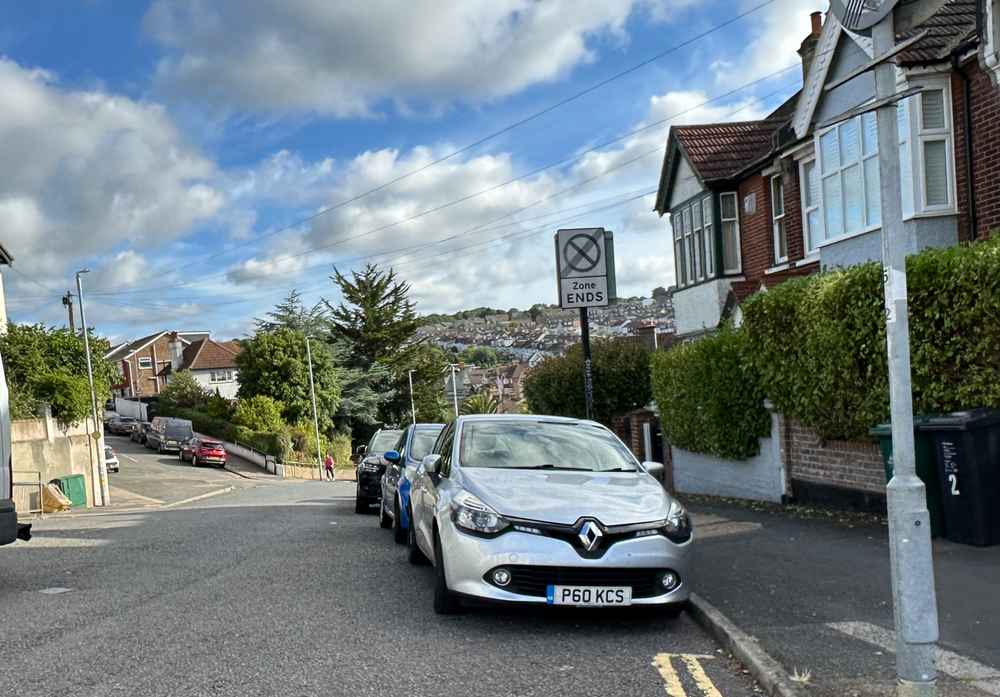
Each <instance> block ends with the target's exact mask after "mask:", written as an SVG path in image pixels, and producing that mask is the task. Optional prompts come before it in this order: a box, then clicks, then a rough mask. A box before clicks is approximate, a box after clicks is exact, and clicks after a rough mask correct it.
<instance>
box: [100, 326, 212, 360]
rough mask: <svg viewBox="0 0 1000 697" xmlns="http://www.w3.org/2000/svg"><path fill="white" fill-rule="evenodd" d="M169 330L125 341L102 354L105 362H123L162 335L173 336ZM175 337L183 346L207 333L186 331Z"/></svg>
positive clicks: (205, 336)
mask: <svg viewBox="0 0 1000 697" xmlns="http://www.w3.org/2000/svg"><path fill="white" fill-rule="evenodd" d="M173 333H174V332H172V331H171V330H169V329H164V330H163V331H159V332H156V333H155V334H147V335H146V336H144V337H141V338H139V339H136V340H134V341H126V342H125V343H123V344H118V345H117V346H115V347H113V348H112V349H111V350H110V351H108V352H107V353H106V354H104V358H105V360H109V361H123V360H125V359H126V358H128V357H129V356H131V355H132V354H133V353H135V352H136V351H141V350H142V349H144V348H146V347H147V346H149V345H150V344H151V343H153V342H154V341H156V340H157V339H159V338H160V337H161V336H163V335H164V334H173ZM176 334H177V337H178V338H179V339H180V340H181V342H182V343H184V344H190V343H191V342H192V341H195V340H197V339H202V338H205V339H207V338H208V336H209V332H206V331H188V332H176Z"/></svg>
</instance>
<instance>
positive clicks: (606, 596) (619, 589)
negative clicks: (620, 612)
mask: <svg viewBox="0 0 1000 697" xmlns="http://www.w3.org/2000/svg"><path fill="white" fill-rule="evenodd" d="M546 602H547V603H548V604H549V605H578V606H583V607H608V606H613V605H631V604H632V588H631V586H549V587H548V592H547V594H546Z"/></svg>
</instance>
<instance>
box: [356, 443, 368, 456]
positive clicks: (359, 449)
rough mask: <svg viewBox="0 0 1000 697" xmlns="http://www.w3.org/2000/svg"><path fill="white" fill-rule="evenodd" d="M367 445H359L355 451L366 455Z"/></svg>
mask: <svg viewBox="0 0 1000 697" xmlns="http://www.w3.org/2000/svg"><path fill="white" fill-rule="evenodd" d="M366 447H367V446H364V445H359V446H358V448H357V450H355V451H354V452H355V453H357V454H358V455H364V454H365V448H366Z"/></svg>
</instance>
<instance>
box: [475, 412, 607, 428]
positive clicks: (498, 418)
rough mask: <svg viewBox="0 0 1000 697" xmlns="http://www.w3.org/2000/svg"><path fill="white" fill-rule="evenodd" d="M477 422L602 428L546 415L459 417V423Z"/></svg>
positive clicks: (593, 424)
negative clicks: (575, 425) (553, 424)
mask: <svg viewBox="0 0 1000 697" xmlns="http://www.w3.org/2000/svg"><path fill="white" fill-rule="evenodd" d="M475 421H510V422H512V423H517V422H522V423H523V422H536V423H537V422H539V421H546V422H549V423H553V422H554V423H564V424H586V425H588V426H602V424H599V423H598V422H596V421H590V420H587V419H574V418H570V417H567V416H546V415H544V414H465V415H463V416H459V417H458V422H459V423H468V422H475Z"/></svg>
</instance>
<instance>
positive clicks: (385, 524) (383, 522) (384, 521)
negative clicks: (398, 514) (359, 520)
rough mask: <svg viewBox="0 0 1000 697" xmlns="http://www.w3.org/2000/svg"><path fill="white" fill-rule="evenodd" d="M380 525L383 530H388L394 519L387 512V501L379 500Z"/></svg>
mask: <svg viewBox="0 0 1000 697" xmlns="http://www.w3.org/2000/svg"><path fill="white" fill-rule="evenodd" d="M378 526H379V527H380V528H382V529H383V530H388V529H389V528H391V527H392V521H391V520H390V519H389V516H387V515H386V514H385V501H379V502H378Z"/></svg>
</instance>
